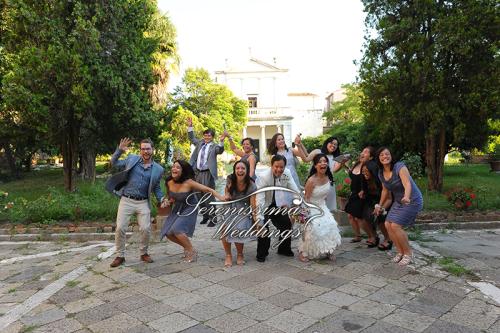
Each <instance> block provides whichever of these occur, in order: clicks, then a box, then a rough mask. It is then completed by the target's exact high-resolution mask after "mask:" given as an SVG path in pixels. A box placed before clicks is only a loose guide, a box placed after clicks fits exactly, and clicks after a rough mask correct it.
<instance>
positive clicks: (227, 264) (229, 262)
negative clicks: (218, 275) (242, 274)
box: [224, 254, 233, 268]
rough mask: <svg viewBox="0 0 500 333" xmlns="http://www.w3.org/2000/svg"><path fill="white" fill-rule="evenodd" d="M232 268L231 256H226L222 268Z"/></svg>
mask: <svg viewBox="0 0 500 333" xmlns="http://www.w3.org/2000/svg"><path fill="white" fill-rule="evenodd" d="M231 266H233V256H232V255H230V254H226V260H224V267H226V268H228V267H231Z"/></svg>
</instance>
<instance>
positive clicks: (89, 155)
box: [80, 148, 97, 183]
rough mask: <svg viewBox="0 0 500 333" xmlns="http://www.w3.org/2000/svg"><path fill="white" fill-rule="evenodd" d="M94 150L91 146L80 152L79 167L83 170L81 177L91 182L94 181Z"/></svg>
mask: <svg viewBox="0 0 500 333" xmlns="http://www.w3.org/2000/svg"><path fill="white" fill-rule="evenodd" d="M96 156H97V154H96V152H95V150H94V149H93V148H85V150H84V151H82V152H81V159H80V161H81V168H82V172H83V179H86V180H90V181H92V183H93V182H94V181H95V159H96Z"/></svg>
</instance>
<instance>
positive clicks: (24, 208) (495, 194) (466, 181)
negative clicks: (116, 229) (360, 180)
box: [0, 164, 500, 224]
mask: <svg viewBox="0 0 500 333" xmlns="http://www.w3.org/2000/svg"><path fill="white" fill-rule="evenodd" d="M301 169H304V170H303V171H304V172H301V173H305V171H307V170H306V169H308V167H307V165H301ZM102 172H103V168H102V166H99V167H98V173H102ZM345 177H347V175H346V174H345V173H342V172H339V173H337V174H335V178H336V180H337V183H340V182H341V181H342V180H343V179H344V178H345ZM417 184H418V186H419V187H420V189H421V190H422V193H423V195H424V210H426V211H435V210H440V211H452V210H454V209H455V208H454V207H453V206H452V205H451V203H450V202H448V201H447V199H446V197H445V196H444V195H443V194H440V193H434V192H429V191H428V190H427V179H426V178H421V179H417ZM162 186H163V184H162ZM455 186H464V187H472V188H474V189H475V190H476V192H477V195H478V200H477V203H476V204H474V205H473V207H472V209H476V210H492V209H496V210H498V209H500V175H499V174H495V173H491V172H489V166H488V165H484V164H476V165H469V166H465V165H461V164H452V165H446V166H445V177H444V191H447V190H449V189H450V188H452V187H455ZM0 191H3V192H8V196H7V197H5V198H2V199H0V200H1V201H0V203H1V205H2V206H9V203H10V202H12V203H13V205H12V207H11V208H7V209H5V208H3V207H0V221H10V222H24V223H26V222H28V223H29V222H32V223H41V224H50V223H54V222H56V221H77V222H78V221H95V220H104V221H114V219H115V216H116V209H117V206H118V199H117V198H115V197H114V196H112V195H111V194H109V193H107V192H106V191H105V190H104V180H102V179H98V180H97V181H96V182H95V184H91V183H89V182H86V181H83V180H79V181H78V185H77V191H76V192H75V193H66V192H65V191H64V189H63V178H62V170H61V169H50V170H49V169H47V170H40V171H32V172H30V173H27V174H25V175H24V178H23V179H21V180H17V181H11V182H7V183H4V184H0ZM153 213H154V212H153Z"/></svg>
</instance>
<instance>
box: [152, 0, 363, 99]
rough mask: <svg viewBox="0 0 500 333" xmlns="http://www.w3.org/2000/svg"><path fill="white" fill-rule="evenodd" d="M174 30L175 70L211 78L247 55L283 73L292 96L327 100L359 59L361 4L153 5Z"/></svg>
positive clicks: (241, 1) (234, 1) (214, 1)
mask: <svg viewBox="0 0 500 333" xmlns="http://www.w3.org/2000/svg"><path fill="white" fill-rule="evenodd" d="M158 6H159V8H160V10H161V11H162V12H163V13H165V14H167V15H168V17H169V18H170V19H171V21H172V22H173V24H174V25H175V27H176V29H177V43H178V51H179V54H180V57H181V66H180V71H179V74H178V75H173V76H172V80H171V83H170V89H173V88H174V87H175V86H176V85H177V84H179V82H180V79H181V78H182V74H183V72H184V70H185V69H187V68H189V67H203V68H205V69H207V70H208V71H209V72H210V73H211V74H212V75H213V73H214V72H215V71H216V70H221V69H224V67H225V59H228V62H229V63H242V62H244V61H245V60H247V59H249V57H250V56H252V57H254V58H257V59H259V60H262V61H265V62H268V63H271V64H272V63H273V58H276V66H277V67H280V68H287V69H289V74H290V83H289V86H290V90H291V91H290V92H313V93H316V94H318V95H320V96H325V97H326V95H327V94H328V93H330V92H332V91H334V90H336V89H338V88H340V85H341V84H343V83H349V82H354V81H355V80H356V75H357V67H356V65H354V64H353V61H354V60H359V59H360V58H361V55H362V51H361V49H362V44H363V35H364V17H365V15H364V13H363V6H362V4H361V1H359V0H308V1H302V0H158Z"/></svg>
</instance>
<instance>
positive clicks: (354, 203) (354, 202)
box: [345, 146, 378, 247]
mask: <svg viewBox="0 0 500 333" xmlns="http://www.w3.org/2000/svg"><path fill="white" fill-rule="evenodd" d="M374 155H375V149H374V148H373V147H371V146H368V147H365V148H364V149H363V151H362V152H361V154H359V159H358V161H357V162H356V163H355V164H354V166H353V167H352V168H351V169H350V170H349V177H350V178H351V195H350V197H349V200H348V201H347V204H346V206H345V212H346V213H348V214H349V215H348V216H349V223H351V226H352V229H353V230H354V238H353V239H352V240H351V243H357V242H361V230H360V229H361V228H362V229H363V230H364V231H365V232H366V233H367V234H368V240H367V241H366V243H367V244H368V246H369V247H375V246H377V245H378V238H377V235H376V234H375V231H374V230H373V228H371V226H370V225H369V224H368V222H367V221H366V220H365V218H364V209H365V201H366V200H365V190H366V188H365V185H363V184H364V182H363V174H362V173H361V166H362V164H363V163H366V162H368V161H369V160H371V159H372V158H373V156H374Z"/></svg>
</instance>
